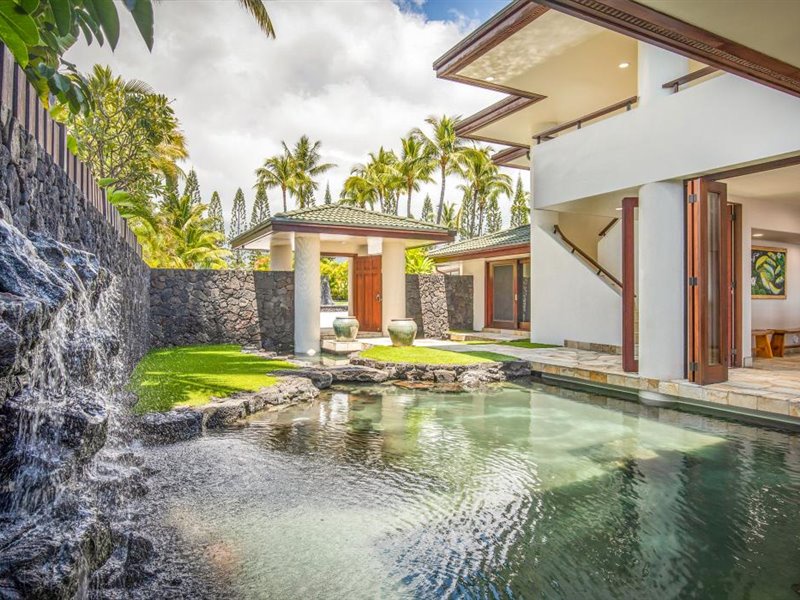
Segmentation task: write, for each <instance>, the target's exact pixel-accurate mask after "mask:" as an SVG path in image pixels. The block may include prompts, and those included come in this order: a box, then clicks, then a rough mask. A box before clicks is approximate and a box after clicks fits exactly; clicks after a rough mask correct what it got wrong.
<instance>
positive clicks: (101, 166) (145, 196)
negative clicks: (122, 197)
mask: <svg viewBox="0 0 800 600" xmlns="http://www.w3.org/2000/svg"><path fill="white" fill-rule="evenodd" d="M87 86H88V89H89V91H90V93H91V95H92V98H93V99H94V110H92V111H91V112H89V113H86V114H84V113H75V114H71V115H69V116H68V118H67V128H68V131H69V135H70V138H71V140H72V144H73V147H74V149H75V151H76V154H77V155H78V157H79V158H80V159H81V160H83V161H84V162H86V163H88V164H89V165H90V166H91V167H92V172H93V173H94V174H95V176H96V177H97V178H98V179H109V180H112V181H113V182H114V186H115V187H116V188H117V189H123V190H125V191H126V192H128V193H129V194H131V196H133V197H134V198H135V199H136V200H137V201H140V202H147V201H149V200H150V199H152V198H153V197H155V196H159V195H161V193H162V190H163V186H164V185H165V182H166V181H167V180H171V181H172V182H173V183H174V182H176V181H177V179H178V177H179V176H181V174H182V172H181V170H180V168H179V167H178V161H180V160H183V159H185V158H187V157H188V156H189V152H188V150H187V149H186V140H185V139H184V136H183V133H182V132H181V129H180V122H179V121H178V117H177V116H176V115H175V112H174V111H173V109H172V106H171V101H170V100H169V99H168V98H167V97H166V96H163V95H161V94H157V93H155V92H154V91H153V89H152V88H150V86H148V85H147V84H145V83H142V82H141V81H125V80H123V79H122V78H121V77H115V76H114V75H113V73H112V72H111V69H109V68H108V67H102V66H100V65H95V67H94V69H93V70H92V75H91V77H90V78H89V79H88V81H87Z"/></svg>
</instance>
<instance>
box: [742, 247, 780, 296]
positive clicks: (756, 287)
mask: <svg viewBox="0 0 800 600" xmlns="http://www.w3.org/2000/svg"><path fill="white" fill-rule="evenodd" d="M750 265H751V280H750V281H751V286H752V297H753V298H767V299H774V300H781V299H785V298H786V248H769V247H766V246H753V248H752V256H751V259H750Z"/></svg>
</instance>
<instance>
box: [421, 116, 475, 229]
mask: <svg viewBox="0 0 800 600" xmlns="http://www.w3.org/2000/svg"><path fill="white" fill-rule="evenodd" d="M457 120H458V119H457V118H453V117H448V116H447V115H442V116H441V117H435V116H430V117H428V118H427V119H425V122H426V123H428V124H429V125H430V126H431V127H432V130H433V131H432V133H431V135H430V136H428V135H426V134H425V133H424V132H423V131H422V130H421V129H415V130H414V131H412V132H411V135H413V136H414V137H417V138H419V139H420V140H422V141H423V142H424V143H425V145H426V147H427V148H428V152H429V153H430V155H431V157H432V159H433V160H434V161H435V162H437V163H438V164H439V176H440V177H441V179H442V189H441V193H440V194H439V206H438V208H437V209H436V223H437V225H438V224H439V223H441V222H442V210H443V209H444V191H445V182H446V180H447V176H448V175H450V174H451V173H454V172H455V171H456V162H457V161H458V156H459V154H460V153H461V151H462V150H463V149H464V143H463V142H462V141H461V140H460V139H459V138H458V136H457V135H456V121H457Z"/></svg>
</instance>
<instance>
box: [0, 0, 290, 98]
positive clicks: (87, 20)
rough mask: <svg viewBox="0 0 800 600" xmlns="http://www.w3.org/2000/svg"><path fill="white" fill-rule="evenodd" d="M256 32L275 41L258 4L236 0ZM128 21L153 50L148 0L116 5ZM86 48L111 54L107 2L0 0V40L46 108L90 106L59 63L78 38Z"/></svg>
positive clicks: (115, 29) (113, 36) (116, 30)
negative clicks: (105, 48) (105, 46)
mask: <svg viewBox="0 0 800 600" xmlns="http://www.w3.org/2000/svg"><path fill="white" fill-rule="evenodd" d="M238 2H239V4H240V5H241V6H242V7H243V8H244V9H245V10H246V11H247V12H249V13H250V14H251V15H252V16H253V18H254V19H255V21H256V22H257V23H258V25H259V27H260V28H261V30H262V31H263V32H264V33H265V34H266V35H267V36H269V37H273V38H274V37H275V30H274V28H273V26H272V22H271V20H270V18H269V14H268V13H267V9H266V8H265V7H264V4H263V2H262V1H261V0H238ZM121 4H122V6H124V7H125V8H126V9H127V10H128V12H130V14H131V16H132V17H133V21H134V23H135V24H136V27H137V28H138V30H139V34H140V35H141V36H142V39H143V40H144V42H145V44H146V45H147V48H148V49H149V50H152V49H153V6H152V3H151V0H125V2H123V3H121ZM81 34H83V37H84V38H85V40H86V42H87V43H88V44H91V43H92V42H93V41H94V40H97V43H98V44H99V45H101V46H102V45H103V44H104V43H105V42H106V41H108V44H109V45H110V46H111V49H112V50H113V49H115V48H116V45H117V42H118V41H119V35H120V22H119V14H118V12H117V6H116V3H115V2H114V1H113V0H2V1H1V2H0V40H2V42H3V43H4V44H5V45H6V47H8V49H9V50H10V51H11V53H12V54H13V55H14V58H15V59H16V61H17V62H18V63H19V64H20V66H22V67H23V68H24V69H25V74H26V76H27V78H28V81H30V82H31V84H32V85H33V86H34V88H35V89H36V91H37V92H38V94H39V97H40V99H41V100H42V102H43V103H44V104H45V106H47V107H48V108H49V107H51V104H50V97H51V95H52V97H53V98H54V99H55V103H54V104H55V105H58V106H60V107H64V109H66V110H68V111H69V112H72V113H78V112H84V113H86V112H88V111H89V109H90V108H91V107H92V105H93V98H92V95H91V91H90V90H89V89H88V85H87V82H86V80H85V79H84V78H83V76H82V75H81V74H80V73H79V72H78V71H77V70H76V69H75V66H74V65H73V64H72V63H70V62H68V61H65V60H64V59H63V56H64V54H65V53H66V52H67V50H69V49H70V48H71V47H72V46H73V45H74V44H75V43H76V42H77V41H78V39H80V37H81Z"/></svg>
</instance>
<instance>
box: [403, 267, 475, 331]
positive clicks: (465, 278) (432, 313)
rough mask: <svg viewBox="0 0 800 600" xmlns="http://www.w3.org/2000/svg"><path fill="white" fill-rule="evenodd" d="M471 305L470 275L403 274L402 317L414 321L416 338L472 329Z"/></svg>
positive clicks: (471, 285) (471, 288) (471, 287)
mask: <svg viewBox="0 0 800 600" xmlns="http://www.w3.org/2000/svg"><path fill="white" fill-rule="evenodd" d="M472 303H473V283H472V276H471V275H442V274H439V273H436V274H432V275H406V314H407V315H408V316H409V317H411V318H413V319H414V320H415V321H416V322H417V327H418V328H419V332H418V334H417V335H418V336H419V337H426V338H439V339H444V338H446V337H447V332H448V331H449V330H451V329H459V330H472Z"/></svg>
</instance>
